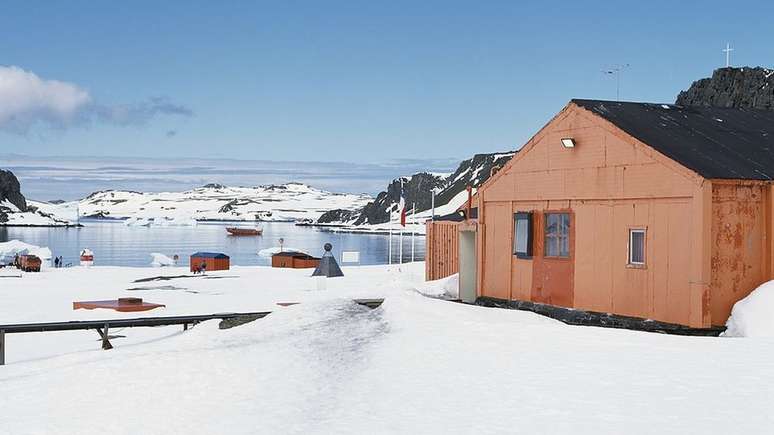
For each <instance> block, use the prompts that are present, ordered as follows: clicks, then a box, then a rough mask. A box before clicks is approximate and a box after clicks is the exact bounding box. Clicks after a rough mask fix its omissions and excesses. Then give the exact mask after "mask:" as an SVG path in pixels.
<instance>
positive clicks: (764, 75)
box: [675, 67, 774, 110]
mask: <svg viewBox="0 0 774 435" xmlns="http://www.w3.org/2000/svg"><path fill="white" fill-rule="evenodd" d="M675 104H677V105H679V106H710V107H728V108H730V107H735V108H748V109H762V110H774V70H770V69H766V68H761V67H755V68H749V67H744V68H719V69H716V70H715V71H714V72H713V73H712V77H711V78H704V79H701V80H697V81H695V82H693V84H692V85H691V87H690V88H688V90H687V91H682V92H680V94H679V95H678V96H677V100H676V101H675Z"/></svg>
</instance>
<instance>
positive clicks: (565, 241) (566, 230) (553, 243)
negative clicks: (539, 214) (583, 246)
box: [545, 213, 570, 257]
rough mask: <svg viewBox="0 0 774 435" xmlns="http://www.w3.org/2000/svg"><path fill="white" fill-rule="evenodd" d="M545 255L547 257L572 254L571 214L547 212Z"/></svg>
mask: <svg viewBox="0 0 774 435" xmlns="http://www.w3.org/2000/svg"><path fill="white" fill-rule="evenodd" d="M545 255H546V256H547V257H569V256H570V215H569V214H568V213H546V229H545Z"/></svg>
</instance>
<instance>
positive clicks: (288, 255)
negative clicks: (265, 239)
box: [271, 251, 320, 269]
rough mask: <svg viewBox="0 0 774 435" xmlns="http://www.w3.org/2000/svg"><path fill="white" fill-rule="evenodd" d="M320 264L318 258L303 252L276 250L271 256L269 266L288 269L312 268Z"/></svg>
mask: <svg viewBox="0 0 774 435" xmlns="http://www.w3.org/2000/svg"><path fill="white" fill-rule="evenodd" d="M319 265H320V259H319V258H317V257H313V256H311V255H309V254H305V253H303V252H294V251H287V252H278V253H276V254H274V255H272V256H271V267H286V268H290V269H314V268H316V267H317V266H319Z"/></svg>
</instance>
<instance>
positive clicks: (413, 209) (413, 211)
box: [411, 202, 417, 263]
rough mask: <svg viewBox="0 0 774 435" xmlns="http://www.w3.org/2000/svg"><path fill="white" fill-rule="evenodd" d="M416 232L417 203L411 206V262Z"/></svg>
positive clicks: (412, 260)
mask: <svg viewBox="0 0 774 435" xmlns="http://www.w3.org/2000/svg"><path fill="white" fill-rule="evenodd" d="M416 233H417V203H416V202H415V203H414V204H413V206H412V207H411V262H412V263H413V262H414V236H415V235H416Z"/></svg>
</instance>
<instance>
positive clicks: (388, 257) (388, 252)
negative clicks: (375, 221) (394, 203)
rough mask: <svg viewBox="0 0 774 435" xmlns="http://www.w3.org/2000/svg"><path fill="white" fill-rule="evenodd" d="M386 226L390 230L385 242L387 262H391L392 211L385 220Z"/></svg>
mask: <svg viewBox="0 0 774 435" xmlns="http://www.w3.org/2000/svg"><path fill="white" fill-rule="evenodd" d="M387 228H388V229H389V231H390V237H389V238H388V239H387V240H389V242H387V244H388V247H387V264H392V213H390V217H389V219H388V220H387Z"/></svg>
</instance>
